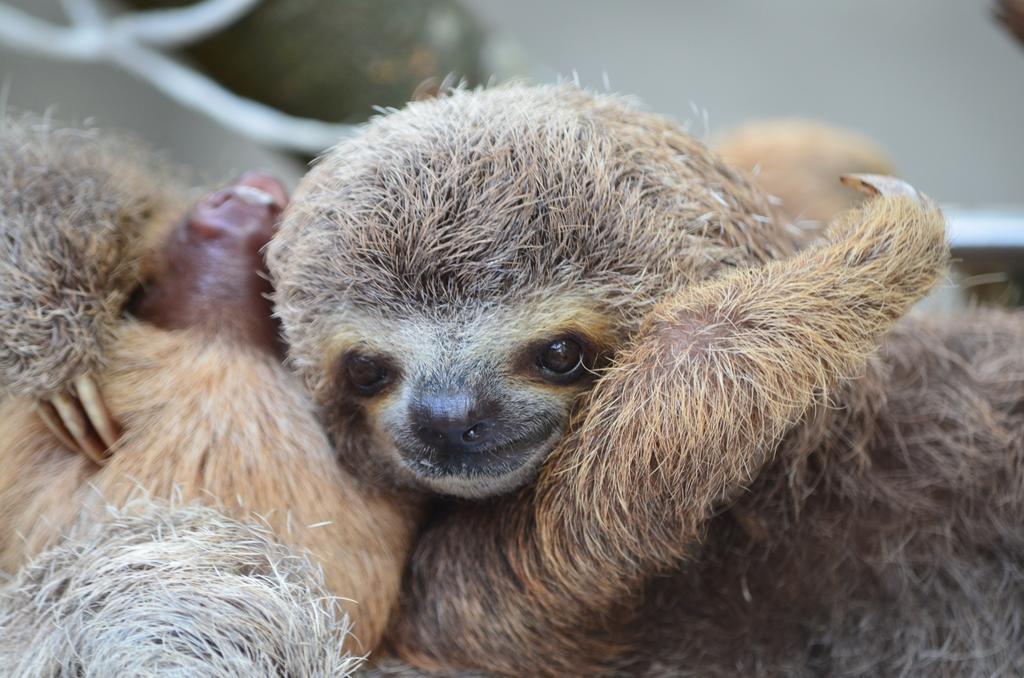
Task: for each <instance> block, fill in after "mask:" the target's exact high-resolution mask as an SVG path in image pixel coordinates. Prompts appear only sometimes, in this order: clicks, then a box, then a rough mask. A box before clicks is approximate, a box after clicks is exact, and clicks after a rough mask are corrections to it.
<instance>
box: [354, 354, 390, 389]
mask: <svg viewBox="0 0 1024 678" xmlns="http://www.w3.org/2000/svg"><path fill="white" fill-rule="evenodd" d="M345 377H346V379H348V383H349V385H350V386H351V387H352V389H353V390H354V391H356V392H357V393H359V394H360V395H365V396H370V395H375V394H377V393H379V392H380V390H381V389H382V388H384V387H385V386H386V385H387V383H388V378H389V374H388V370H387V368H386V367H384V366H383V365H381V364H380V363H379V362H377V361H376V360H374V359H373V358H367V357H366V356H361V355H351V356H349V357H348V358H346V359H345Z"/></svg>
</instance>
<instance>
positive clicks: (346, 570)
mask: <svg viewBox="0 0 1024 678" xmlns="http://www.w3.org/2000/svg"><path fill="white" fill-rule="evenodd" d="M110 356H111V364H112V367H111V368H110V369H109V370H108V371H107V372H106V373H104V378H103V380H102V382H101V388H102V389H103V392H104V393H105V394H106V397H107V402H108V403H109V405H110V407H111V411H112V412H113V413H114V415H115V416H116V417H117V419H118V420H120V421H121V422H123V425H124V433H123V435H122V438H121V440H120V441H119V442H118V444H117V446H116V448H115V450H114V455H113V457H112V459H111V461H110V462H109V463H108V464H107V465H105V466H104V467H103V468H101V469H97V468H96V467H95V466H94V465H92V464H91V462H89V460H88V459H86V458H85V457H84V456H82V455H74V454H70V453H68V452H67V451H66V450H65V449H64V448H63V447H62V446H61V445H60V444H59V443H58V442H57V441H56V440H54V439H53V437H52V436H51V435H49V434H48V432H47V430H46V429H45V428H44V427H43V425H42V423H41V422H40V420H39V419H38V418H37V417H36V416H35V415H34V410H33V405H32V403H31V402H29V401H25V400H20V399H11V400H8V401H6V402H4V403H2V404H0V440H2V441H3V443H2V445H0V455H2V459H3V465H2V467H0V468H2V472H0V522H2V523H3V524H4V525H5V528H6V529H5V532H4V534H2V535H0V564H2V565H3V566H4V567H5V568H6V569H8V570H9V571H11V570H14V569H15V568H17V567H18V566H19V565H20V564H21V563H22V562H23V560H24V558H25V557H26V555H31V554H33V553H36V552H38V551H39V550H41V549H42V548H43V547H45V546H46V545H47V544H49V543H52V540H53V539H54V538H55V537H56V536H57V535H58V534H59V533H60V531H61V530H63V529H65V528H67V526H68V525H70V524H72V523H73V522H74V520H75V518H76V516H77V515H78V514H79V513H81V512H83V511H85V512H87V513H89V512H95V511H101V512H102V511H103V510H105V508H106V506H107V505H108V504H113V505H115V506H120V505H123V504H125V503H126V502H128V501H130V500H132V499H133V498H135V497H137V496H139V495H140V494H145V495H152V496H154V497H157V498H169V497H171V496H179V497H180V498H181V499H182V500H184V501H200V502H203V503H207V504H210V505H212V506H215V507H218V508H220V509H221V510H222V511H224V512H226V513H227V514H228V515H229V516H232V517H235V518H240V519H243V520H248V519H250V518H251V517H252V516H259V517H260V518H261V520H263V521H265V522H266V524H267V525H268V527H269V528H270V529H272V530H273V531H274V534H275V535H276V536H277V538H278V539H280V540H281V541H282V542H283V543H284V544H287V545H289V546H293V547H296V548H298V549H299V550H300V551H309V552H310V553H311V555H312V556H313V558H314V560H315V561H316V562H318V563H319V564H321V566H322V567H323V568H324V576H325V581H326V585H327V588H328V590H330V591H331V592H333V593H334V594H335V595H337V596H340V597H342V598H344V599H345V601H344V606H345V607H346V609H347V611H348V612H349V615H350V616H351V618H352V621H353V627H354V633H353V642H354V643H355V644H354V645H353V647H352V649H353V650H354V651H356V652H359V653H364V652H367V651H369V650H370V649H373V648H374V647H376V645H377V643H378V642H379V639H380V637H381V635H382V632H383V629H384V626H385V625H386V624H387V621H388V618H389V615H390V612H391V609H392V608H393V606H394V604H395V600H396V598H397V593H398V586H399V577H400V574H401V571H402V567H403V564H404V562H405V556H406V553H407V552H408V549H409V541H410V538H411V531H412V525H413V523H414V521H415V515H416V511H415V510H413V508H412V507H410V506H407V505H406V504H405V503H404V502H402V501H400V500H399V499H397V498H393V497H389V496H386V495H381V494H378V493H376V492H374V491H371V490H370V489H369V488H366V487H364V486H363V485H361V484H359V483H357V482H355V481H354V480H353V479H352V478H351V477H350V476H348V475H346V474H345V473H343V472H342V470H341V469H340V468H339V466H338V465H337V463H336V462H335V459H334V454H333V452H332V450H331V447H330V445H329V443H328V441H327V439H326V438H325V437H324V435H323V433H322V432H321V429H320V426H319V424H318V423H317V421H316V419H315V418H314V416H313V413H312V411H311V410H310V408H309V405H308V404H307V402H306V399H305V398H304V397H303V394H302V391H301V387H300V385H299V384H298V382H297V381H295V380H294V379H293V378H292V377H291V376H290V375H289V374H287V373H286V372H285V371H284V370H283V368H282V367H281V366H280V365H278V364H277V363H276V360H275V358H273V357H272V356H270V355H268V354H265V353H264V352H262V351H255V350H247V349H246V348H245V347H242V346H238V345H233V344H225V343H220V342H217V341H215V340H214V341H211V340H210V339H209V338H208V337H204V336H195V335H191V334H189V332H187V331H183V332H164V331H161V330H156V329H154V328H151V327H148V326H145V325H141V324H130V325H123V326H122V328H121V331H120V338H119V339H118V341H116V342H115V343H114V344H113V345H112V347H111V353H110Z"/></svg>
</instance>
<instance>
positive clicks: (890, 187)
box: [839, 174, 935, 206]
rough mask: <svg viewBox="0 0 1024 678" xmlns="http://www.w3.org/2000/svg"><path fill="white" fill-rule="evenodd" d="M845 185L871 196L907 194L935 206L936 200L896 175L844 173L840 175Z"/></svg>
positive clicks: (893, 196) (891, 196)
mask: <svg viewBox="0 0 1024 678" xmlns="http://www.w3.org/2000/svg"><path fill="white" fill-rule="evenodd" d="M839 181H841V182H842V184H843V185H844V186H849V187H850V188H852V189H854V190H856V191H860V192H861V193H865V194H867V195H870V196H881V197H883V198H895V197H898V196H905V197H908V198H913V199H914V200H917V201H918V202H921V203H923V204H925V205H929V206H934V204H935V203H934V202H933V201H932V199H931V198H929V197H928V196H927V195H925V194H924V193H921V192H920V191H918V190H917V189H916V188H914V187H913V186H911V185H910V184H908V183H907V182H905V181H903V180H902V179H897V178H896V177H890V176H885V175H884V174H844V175H842V176H841V177H839Z"/></svg>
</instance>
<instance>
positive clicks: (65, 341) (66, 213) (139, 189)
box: [0, 117, 184, 396]
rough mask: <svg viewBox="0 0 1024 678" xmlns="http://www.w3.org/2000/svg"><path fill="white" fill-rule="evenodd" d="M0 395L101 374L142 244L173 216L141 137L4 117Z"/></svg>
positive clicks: (161, 171)
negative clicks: (136, 140) (92, 372)
mask: <svg viewBox="0 0 1024 678" xmlns="http://www.w3.org/2000/svg"><path fill="white" fill-rule="evenodd" d="M0 190H2V194H0V317H2V318H3V319H4V322H3V323H2V324H0V390H2V391H3V392H6V393H20V394H24V395H32V396H48V395H52V394H53V393H55V392H56V391H58V390H60V389H61V388H62V387H64V386H65V385H67V384H68V383H69V382H70V381H71V380H72V379H73V378H74V377H76V376H79V375H81V374H85V373H88V372H91V371H94V370H97V369H100V368H101V367H102V366H103V364H104V359H105V354H106V351H107V349H108V347H109V345H110V343H111V341H112V340H113V337H114V329H115V328H116V327H117V326H118V325H119V318H120V315H121V311H122V309H123V307H124V304H125V302H126V300H127V296H128V294H129V292H130V291H131V290H132V289H134V288H135V287H136V286H137V285H138V284H139V282H140V280H141V278H142V276H143V275H144V271H143V270H142V269H143V266H144V260H145V256H144V253H145V252H146V250H147V249H148V248H149V247H150V246H151V245H152V244H154V243H155V242H156V241H157V239H159V238H160V234H161V233H163V232H165V231H166V229H167V227H169V226H170V224H171V222H172V221H173V220H174V219H177V218H179V217H180V216H181V213H182V208H183V205H184V200H183V193H184V192H183V191H182V189H181V184H180V182H179V180H178V177H177V176H175V174H174V173H173V172H172V171H171V170H170V169H169V168H168V167H167V166H165V165H164V164H163V163H161V162H160V161H159V160H158V159H156V158H155V157H154V156H153V155H152V154H151V153H149V152H148V151H146V150H145V149H144V148H142V147H140V145H139V144H137V143H134V142H133V141H131V140H128V139H125V138H123V137H106V136H102V135H100V134H99V133H97V132H96V131H95V130H92V131H90V130H76V129H59V128H55V127H53V126H52V125H50V124H49V123H47V122H44V121H40V120H36V119H33V118H28V117H26V118H13V117H4V118H0Z"/></svg>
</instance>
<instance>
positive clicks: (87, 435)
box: [38, 376, 120, 466]
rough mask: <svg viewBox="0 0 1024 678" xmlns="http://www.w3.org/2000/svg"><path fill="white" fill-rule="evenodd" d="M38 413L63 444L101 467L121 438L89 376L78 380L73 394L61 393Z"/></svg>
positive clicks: (39, 409) (43, 405) (45, 404)
mask: <svg viewBox="0 0 1024 678" xmlns="http://www.w3.org/2000/svg"><path fill="white" fill-rule="evenodd" d="M38 412H39V416H40V418H41V419H42V420H43V423H45V424H46V427H47V428H49V429H50V431H51V432H52V433H53V434H54V436H56V437H57V439H58V440H59V441H60V442H61V444H63V445H64V446H66V447H67V448H68V449H70V450H72V451H75V452H78V453H80V454H84V455H85V456H86V457H88V458H89V459H91V460H92V461H93V462H94V463H95V464H97V465H100V466H102V465H103V464H105V463H106V461H107V458H108V457H109V456H110V448H111V447H113V445H114V444H115V443H116V442H117V439H118V437H119V436H120V432H119V427H118V425H117V423H116V422H115V421H114V418H113V417H112V416H111V414H110V410H109V408H107V404H106V402H105V401H104V400H103V396H102V395H101V394H100V390H99V388H97V386H96V383H95V382H94V381H93V380H92V378H91V377H88V376H82V377H78V378H77V379H75V382H74V392H73V393H72V392H70V391H69V392H65V393H60V394H58V395H56V396H54V397H53V398H50V400H48V401H44V402H41V403H39V407H38Z"/></svg>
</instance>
